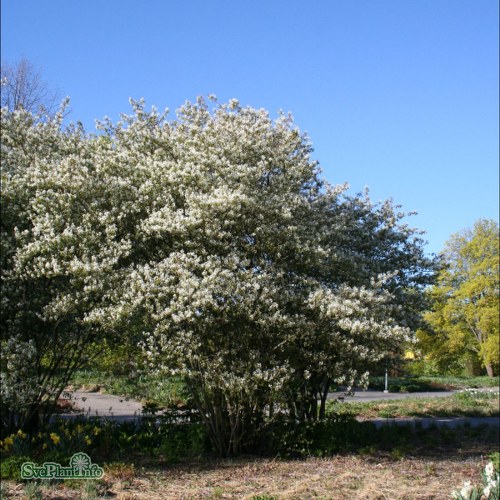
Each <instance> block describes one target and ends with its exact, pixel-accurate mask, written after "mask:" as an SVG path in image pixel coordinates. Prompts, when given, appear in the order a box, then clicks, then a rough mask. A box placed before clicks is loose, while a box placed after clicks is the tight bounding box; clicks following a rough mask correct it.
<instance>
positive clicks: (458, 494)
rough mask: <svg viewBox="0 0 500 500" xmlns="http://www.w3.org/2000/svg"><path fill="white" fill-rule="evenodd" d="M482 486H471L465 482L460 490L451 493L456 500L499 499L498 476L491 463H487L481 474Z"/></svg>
mask: <svg viewBox="0 0 500 500" xmlns="http://www.w3.org/2000/svg"><path fill="white" fill-rule="evenodd" d="M482 479H483V484H482V485H477V486H473V485H472V483H471V481H465V482H464V485H463V486H462V488H461V489H460V490H456V491H454V492H452V494H451V496H452V498H454V499H456V500H483V499H484V500H498V499H499V498H500V474H499V472H498V470H495V467H494V465H493V462H489V463H488V464H487V465H486V467H485V468H484V471H483V473H482Z"/></svg>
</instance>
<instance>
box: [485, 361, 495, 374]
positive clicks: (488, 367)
mask: <svg viewBox="0 0 500 500" xmlns="http://www.w3.org/2000/svg"><path fill="white" fill-rule="evenodd" d="M486 373H487V374H488V377H494V376H495V374H494V373H493V366H492V365H491V363H488V364H487V365H486Z"/></svg>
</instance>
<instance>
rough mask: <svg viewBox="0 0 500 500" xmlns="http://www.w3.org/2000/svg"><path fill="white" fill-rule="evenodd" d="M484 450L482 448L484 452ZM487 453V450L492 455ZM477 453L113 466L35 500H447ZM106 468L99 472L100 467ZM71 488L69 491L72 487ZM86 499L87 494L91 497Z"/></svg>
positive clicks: (476, 470) (475, 470)
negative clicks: (88, 481)
mask: <svg viewBox="0 0 500 500" xmlns="http://www.w3.org/2000/svg"><path fill="white" fill-rule="evenodd" d="M487 448H489V447H487ZM493 450H494V447H493V445H492V446H491V449H489V450H488V452H490V451H493ZM482 451H484V448H483V450H481V449H476V450H470V449H469V450H457V453H456V455H455V456H450V455H440V454H437V455H435V456H426V457H415V456H411V454H409V455H406V456H403V457H397V456H394V454H393V455H390V454H385V455H384V454H373V455H366V456H363V455H344V456H336V457H331V458H325V459H321V458H311V459H307V460H278V459H275V460H272V459H238V460H220V461H213V462H200V463H194V464H193V463H191V464H177V465H168V464H167V465H164V466H159V467H154V468H149V467H146V468H137V469H133V468H129V469H127V466H123V467H122V468H120V467H118V468H116V467H115V468H114V469H113V470H109V471H108V472H107V473H106V475H105V478H104V480H102V481H101V483H100V484H97V490H98V491H96V492H95V493H97V494H98V496H88V493H87V492H84V490H83V489H80V490H75V489H71V487H70V485H65V484H60V485H56V486H52V487H50V488H49V489H46V488H45V487H44V488H43V489H42V495H43V498H47V499H51V500H56V499H60V500H62V499H77V498H115V499H117V500H118V499H120V500H134V499H138V500H141V499H144V500H146V499H172V500H181V499H207V498H225V499H248V500H250V499H252V498H253V499H254V500H257V499H259V500H271V499H273V498H276V499H297V500H302V499H312V498H322V499H346V500H351V499H352V500H357V499H363V500H365V499H366V500H375V499H387V500H389V499H390V500H392V499H406V500H410V499H420V500H423V499H445V498H446V499H449V498H450V494H451V491H453V490H454V489H457V488H460V487H461V486H462V484H463V482H464V481H465V480H471V481H472V482H473V483H476V482H479V481H480V474H481V470H482V468H483V467H484V465H486V463H487V461H488V459H487V456H486V453H483V452H482ZM105 470H106V469H105ZM73 487H74V486H73ZM95 493H94V494H95ZM7 496H8V497H9V498H25V496H24V494H23V486H22V485H14V484H13V483H11V484H9V485H8V494H7Z"/></svg>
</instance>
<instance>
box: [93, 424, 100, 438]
mask: <svg viewBox="0 0 500 500" xmlns="http://www.w3.org/2000/svg"><path fill="white" fill-rule="evenodd" d="M92 431H93V433H94V436H98V435H99V434H100V433H101V429H100V428H99V427H97V425H96V426H95V427H94V428H93V429H92Z"/></svg>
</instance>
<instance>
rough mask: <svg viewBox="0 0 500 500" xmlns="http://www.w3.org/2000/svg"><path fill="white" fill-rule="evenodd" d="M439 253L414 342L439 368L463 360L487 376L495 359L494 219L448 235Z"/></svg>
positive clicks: (496, 239)
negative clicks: (441, 261)
mask: <svg viewBox="0 0 500 500" xmlns="http://www.w3.org/2000/svg"><path fill="white" fill-rule="evenodd" d="M444 257H445V261H446V267H445V269H443V270H442V271H441V272H440V274H439V277H438V284H437V285H436V286H435V287H433V288H432V289H431V290H430V292H429V293H430V297H431V299H432V310H431V311H430V312H429V313H428V314H426V320H427V322H428V324H429V327H430V328H428V329H424V330H422V331H420V332H419V333H418V336H419V338H420V345H421V347H422V349H423V351H424V352H425V353H427V354H428V355H429V356H430V357H431V359H433V360H435V361H436V362H437V363H438V365H439V366H441V367H442V368H451V369H455V370H457V369H462V370H463V369H464V365H465V364H467V362H468V363H469V364H470V365H471V366H472V368H473V367H474V366H479V367H480V366H482V367H484V368H486V372H487V374H488V375H489V376H490V377H492V376H493V375H494V372H495V371H497V370H498V365H499V333H498V332H499V312H500V311H499V271H500V269H499V232H498V223H497V222H495V221H493V220H479V221H477V222H476V223H475V224H474V227H473V229H472V230H470V229H469V230H465V231H463V232H461V233H458V234H455V235H453V236H452V237H451V238H450V240H449V241H448V243H447V245H446V249H445V251H444Z"/></svg>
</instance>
